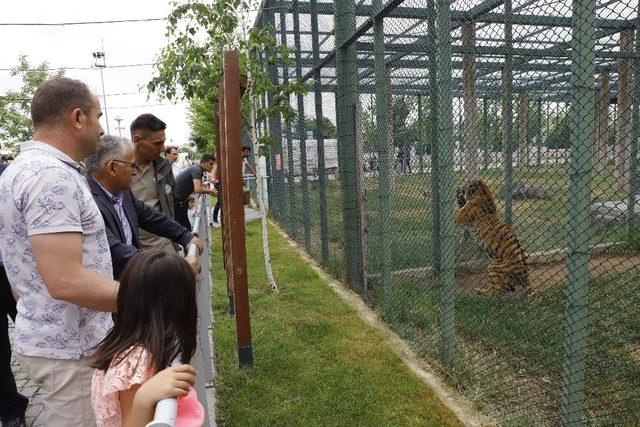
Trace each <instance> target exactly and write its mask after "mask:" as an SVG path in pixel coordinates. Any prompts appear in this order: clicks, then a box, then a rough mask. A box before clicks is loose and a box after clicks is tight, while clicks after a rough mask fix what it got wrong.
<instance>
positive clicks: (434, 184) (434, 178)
mask: <svg viewBox="0 0 640 427" xmlns="http://www.w3.org/2000/svg"><path fill="white" fill-rule="evenodd" d="M427 40H429V46H430V52H429V58H428V59H429V64H428V66H429V89H430V90H429V92H430V93H429V143H430V145H431V147H430V150H429V151H430V153H431V223H432V228H433V232H432V245H433V255H432V257H433V262H432V263H433V271H434V272H435V273H436V276H437V275H439V273H440V264H441V263H440V260H441V258H442V256H441V253H440V248H441V244H440V240H439V236H440V168H439V162H438V150H437V145H439V144H438V143H437V142H436V141H438V62H437V58H438V53H439V52H437V51H436V42H437V35H436V3H435V0H427Z"/></svg>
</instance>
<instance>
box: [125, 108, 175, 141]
mask: <svg viewBox="0 0 640 427" xmlns="http://www.w3.org/2000/svg"><path fill="white" fill-rule="evenodd" d="M166 128H167V124H166V123H165V122H163V121H162V120H160V119H159V118H157V117H156V116H154V115H153V114H148V113H147V114H140V115H139V116H138V117H136V118H135V120H134V121H133V122H131V126H130V130H131V139H133V135H135V134H136V133H141V134H142V135H143V136H145V135H147V134H149V133H152V132H158V131H160V130H165V129H166Z"/></svg>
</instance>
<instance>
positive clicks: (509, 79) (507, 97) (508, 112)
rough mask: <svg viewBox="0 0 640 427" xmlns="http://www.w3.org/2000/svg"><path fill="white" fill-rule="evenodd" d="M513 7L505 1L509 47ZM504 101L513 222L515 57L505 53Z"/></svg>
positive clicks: (507, 216)
mask: <svg viewBox="0 0 640 427" xmlns="http://www.w3.org/2000/svg"><path fill="white" fill-rule="evenodd" d="M512 18H513V9H512V3H511V0H505V2H504V41H505V45H506V46H507V48H509V49H510V48H511V47H512V45H513V24H512ZM502 71H503V74H502V78H503V82H502V85H503V86H502V87H503V98H504V99H503V102H504V105H503V107H502V120H503V126H504V127H503V129H504V133H503V135H502V140H503V147H502V149H503V151H504V222H506V223H507V224H508V225H511V224H512V222H513V200H512V193H513V134H512V132H513V102H512V101H513V58H512V56H511V55H505V58H504V68H503V70H502Z"/></svg>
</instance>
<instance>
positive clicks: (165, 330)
mask: <svg viewBox="0 0 640 427" xmlns="http://www.w3.org/2000/svg"><path fill="white" fill-rule="evenodd" d="M117 305H118V314H117V316H116V318H115V322H114V325H113V329H111V331H109V333H108V334H107V336H106V337H105V338H104V339H103V340H102V342H100V344H98V346H97V347H96V351H95V353H94V355H93V364H92V366H93V367H94V368H95V369H100V370H103V371H106V370H107V369H109V366H110V365H111V363H112V362H114V365H115V364H118V363H119V362H120V360H122V359H123V358H125V357H126V356H127V354H126V353H125V352H126V351H127V350H128V349H129V348H131V347H136V346H141V347H143V348H144V349H145V350H147V351H148V352H149V354H150V355H151V359H152V361H153V369H154V372H158V371H161V370H162V369H164V368H166V367H167V366H169V365H170V364H171V361H172V360H173V358H174V357H175V356H176V355H177V354H178V353H180V354H181V355H182V362H183V363H189V361H190V360H191V357H192V356H193V353H194V352H195V349H196V333H197V332H196V330H197V317H198V308H197V306H196V277H195V274H194V272H193V270H192V269H191V267H189V264H187V262H186V261H185V260H184V259H182V257H181V256H179V255H178V254H177V253H175V252H174V253H170V252H165V251H161V250H157V249H150V250H146V251H142V252H140V253H138V254H136V255H135V256H134V257H133V258H132V259H131V260H130V261H129V263H128V264H127V266H126V267H125V269H124V271H123V272H122V275H121V276H120V289H119V291H118V301H117ZM116 357H117V358H118V360H114V359H115V358H116Z"/></svg>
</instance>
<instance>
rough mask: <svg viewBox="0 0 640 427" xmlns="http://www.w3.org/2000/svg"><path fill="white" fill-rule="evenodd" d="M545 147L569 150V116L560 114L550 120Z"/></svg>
mask: <svg viewBox="0 0 640 427" xmlns="http://www.w3.org/2000/svg"><path fill="white" fill-rule="evenodd" d="M545 145H546V146H547V147H549V148H569V146H570V145H571V142H570V140H569V114H567V113H561V114H559V115H557V116H555V117H554V118H553V119H552V120H551V129H550V131H549V133H548V135H547V139H546V141H545Z"/></svg>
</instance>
